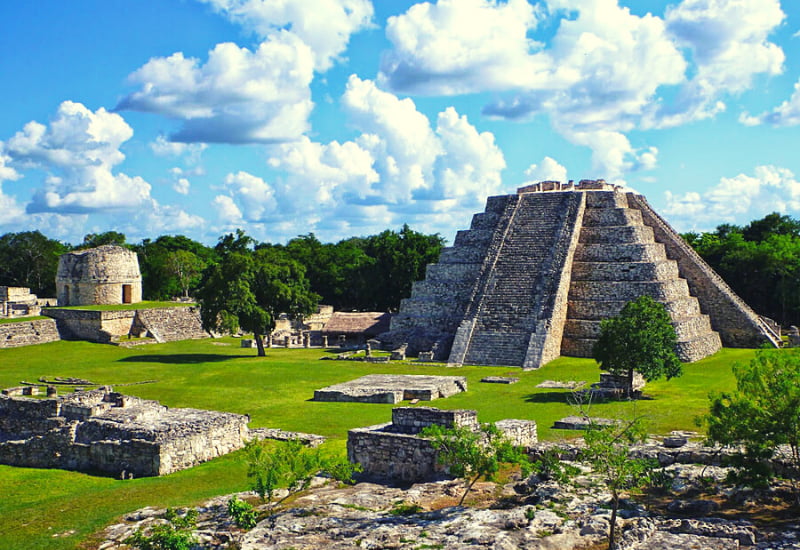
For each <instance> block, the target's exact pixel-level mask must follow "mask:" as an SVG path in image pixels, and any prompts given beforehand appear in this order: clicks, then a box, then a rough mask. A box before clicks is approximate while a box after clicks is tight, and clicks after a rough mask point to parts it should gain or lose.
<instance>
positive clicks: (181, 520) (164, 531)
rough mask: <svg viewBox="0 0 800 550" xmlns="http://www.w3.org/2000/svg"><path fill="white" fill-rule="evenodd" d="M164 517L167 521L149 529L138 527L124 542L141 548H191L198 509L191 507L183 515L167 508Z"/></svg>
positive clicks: (177, 549) (152, 549)
mask: <svg viewBox="0 0 800 550" xmlns="http://www.w3.org/2000/svg"><path fill="white" fill-rule="evenodd" d="M164 519H166V520H167V523H160V524H158V525H154V526H153V527H150V528H149V529H146V530H142V529H137V530H136V532H135V533H134V534H133V535H131V536H130V537H128V538H126V539H125V540H124V541H123V542H124V543H125V544H128V545H130V546H133V547H134V548H138V549H139V550H191V549H192V548H193V547H194V543H195V538H194V535H193V534H192V530H193V529H194V528H195V526H196V525H197V510H195V509H194V508H190V509H189V510H188V511H187V512H186V513H185V514H184V515H183V516H181V515H180V514H178V512H177V511H176V510H175V509H173V508H167V512H166V514H164Z"/></svg>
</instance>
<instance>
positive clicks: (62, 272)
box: [56, 245, 142, 306]
mask: <svg viewBox="0 0 800 550" xmlns="http://www.w3.org/2000/svg"><path fill="white" fill-rule="evenodd" d="M56 293H57V294H58V305H59V306H85V305H96V304H135V303H137V302H141V301H142V275H141V273H140V272H139V259H138V258H137V256H136V252H133V251H132V250H128V249H127V248H122V247H121V246H113V245H103V246H98V247H97V248H89V249H87V250H76V251H74V252H67V253H66V254H62V255H61V257H60V258H59V260H58V272H57V273H56Z"/></svg>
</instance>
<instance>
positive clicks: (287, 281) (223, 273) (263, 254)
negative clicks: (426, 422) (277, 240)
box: [197, 233, 319, 356]
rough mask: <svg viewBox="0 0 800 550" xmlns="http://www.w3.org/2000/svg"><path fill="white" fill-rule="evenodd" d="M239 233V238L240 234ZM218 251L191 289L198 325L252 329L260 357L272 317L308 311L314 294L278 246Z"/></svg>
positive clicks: (316, 298)
mask: <svg viewBox="0 0 800 550" xmlns="http://www.w3.org/2000/svg"><path fill="white" fill-rule="evenodd" d="M240 237H242V238H239V239H237V240H238V241H240V242H241V241H243V240H244V239H243V237H245V236H244V234H243V233H242V235H240ZM224 238H225V237H223V239H224ZM247 239H249V237H247ZM221 242H222V239H221ZM234 244H235V243H234ZM240 250H243V251H244V252H240ZM223 254H224V255H223V256H222V258H221V259H220V261H219V263H217V264H214V265H212V266H210V267H209V268H208V269H206V270H205V272H204V273H203V280H202V282H201V283H200V287H199V289H198V291H197V296H198V298H199V300H200V303H201V305H202V309H201V312H202V318H203V325H204V327H205V328H206V329H207V330H213V331H220V330H222V331H225V332H236V331H237V330H239V329H242V330H244V331H246V332H252V333H253V335H254V337H255V340H256V344H257V346H258V355H260V356H263V355H265V351H264V341H263V338H264V335H266V334H269V333H270V332H272V330H273V329H274V328H275V319H276V318H277V316H278V315H279V314H281V313H286V314H288V315H289V316H291V317H295V316H298V315H306V314H309V313H312V312H313V311H314V309H315V308H316V306H317V303H318V301H319V296H318V295H317V294H315V293H313V292H311V290H310V288H309V284H308V280H307V279H306V277H305V269H304V268H303V266H302V265H300V264H299V263H297V262H296V261H294V260H292V259H291V258H290V257H288V256H287V255H286V254H285V253H284V252H282V251H281V250H279V249H275V248H261V249H259V250H256V251H254V252H250V251H249V250H247V248H240V247H238V246H234V247H233V248H231V249H230V250H223Z"/></svg>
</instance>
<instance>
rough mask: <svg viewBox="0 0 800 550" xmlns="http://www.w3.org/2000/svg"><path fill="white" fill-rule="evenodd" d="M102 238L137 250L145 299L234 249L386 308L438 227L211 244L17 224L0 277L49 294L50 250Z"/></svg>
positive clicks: (2, 241) (184, 285)
mask: <svg viewBox="0 0 800 550" xmlns="http://www.w3.org/2000/svg"><path fill="white" fill-rule="evenodd" d="M104 244H115V245H119V246H124V247H126V248H129V249H131V250H134V251H135V252H136V253H137V255H138V257H139V267H140V269H141V272H142V285H143V289H142V293H143V297H144V299H146V300H166V299H170V298H172V297H175V296H194V295H195V294H196V292H197V291H198V289H199V288H200V286H201V283H202V281H203V277H204V275H203V274H204V272H205V273H206V274H207V276H210V271H209V270H210V269H211V268H212V267H214V266H218V265H219V264H220V263H221V262H222V261H223V260H224V259H225V258H226V257H228V256H229V255H230V254H231V253H236V254H239V255H241V256H243V257H245V258H250V259H253V258H256V257H258V258H259V259H260V260H265V261H266V262H267V263H269V264H271V265H275V266H283V269H287V270H288V272H287V273H291V276H292V277H295V278H297V279H299V280H300V281H301V283H302V282H303V281H306V282H307V284H308V287H309V289H310V291H311V292H313V293H314V294H316V295H318V297H320V299H321V302H322V303H325V304H330V305H332V306H334V308H336V309H337V310H356V311H394V310H397V309H398V308H399V306H400V300H401V299H403V298H405V297H408V296H409V295H410V294H411V285H412V283H413V282H414V281H415V280H419V279H423V278H424V276H425V266H426V265H427V264H429V263H434V262H436V261H437V260H438V258H439V253H440V251H441V249H442V247H443V246H444V239H443V238H442V237H441V236H440V235H439V234H430V235H427V234H423V233H420V232H417V231H414V230H412V229H411V228H410V227H408V225H404V226H403V227H402V228H401V229H400V230H399V231H394V230H388V229H387V230H386V231H383V232H381V233H378V234H375V235H370V236H367V237H351V238H349V239H344V240H341V241H339V242H336V243H322V242H320V240H319V239H318V238H317V237H316V236H315V235H314V234H313V233H309V234H307V235H301V236H298V237H296V238H294V239H292V240H290V241H289V242H288V243H286V244H272V243H267V242H258V241H256V240H255V239H253V238H252V237H250V236H248V235H246V234H245V233H244V232H243V231H241V230H238V231H237V232H236V233H235V234H234V233H230V234H227V235H223V236H221V237H220V238H219V240H218V242H217V244H216V245H215V246H206V245H205V244H203V243H200V242H198V241H195V240H192V239H190V238H188V237H185V236H183V235H162V236H160V237H158V238H156V239H144V240H142V241H141V242H139V243H128V242H127V239H126V236H125V235H124V234H123V233H119V232H116V231H107V232H104V233H90V234H88V235H86V236H85V237H84V238H83V242H81V243H80V244H78V245H71V244H69V243H64V242H60V241H57V240H54V239H50V238H48V237H46V236H45V235H43V234H42V233H41V232H39V231H23V232H19V233H6V234H4V235H2V236H0V285H6V286H23V287H28V288H30V289H31V292H33V293H35V294H37V295H39V296H41V297H48V296H55V294H56V289H55V278H56V271H57V269H58V257H59V256H60V255H61V254H64V253H66V252H69V251H71V250H80V249H85V248H93V247H97V246H101V245H104ZM241 259H242V258H240V260H241ZM261 263H263V262H261ZM280 276H281V275H279V277H280ZM283 276H284V277H285V276H286V275H283ZM303 284H305V283H303Z"/></svg>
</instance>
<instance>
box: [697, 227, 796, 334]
mask: <svg viewBox="0 0 800 550" xmlns="http://www.w3.org/2000/svg"><path fill="white" fill-rule="evenodd" d="M682 236H683V238H684V239H685V240H686V241H687V242H688V243H689V244H690V245H691V246H692V247H693V248H694V249H695V250H696V251H697V252H698V253H699V254H700V256H702V257H703V259H704V260H705V261H706V262H708V264H709V265H711V267H713V268H714V270H715V271H716V272H717V273H719V275H720V276H721V277H722V278H723V279H724V280H725V282H727V283H728V284H729V285H730V286H731V288H732V289H733V290H734V291H735V292H736V293H737V294H738V295H739V296H740V297H741V298H742V299H743V300H744V301H745V302H746V303H747V304H748V305H749V306H750V307H752V308H753V309H754V310H755V311H756V312H757V313H759V314H760V315H765V316H767V317H769V318H771V319H774V320H775V321H777V322H778V323H780V324H781V325H783V326H788V325H800V220H797V219H794V218H792V217H790V216H786V215H781V214H778V213H777V212H773V213H772V214H769V215H767V216H765V217H764V218H761V219H759V220H753V221H751V222H750V223H748V224H747V225H744V226H738V225H732V224H723V225H719V226H717V228H716V230H714V231H710V232H705V233H695V232H692V233H686V234H684V235H682Z"/></svg>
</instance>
